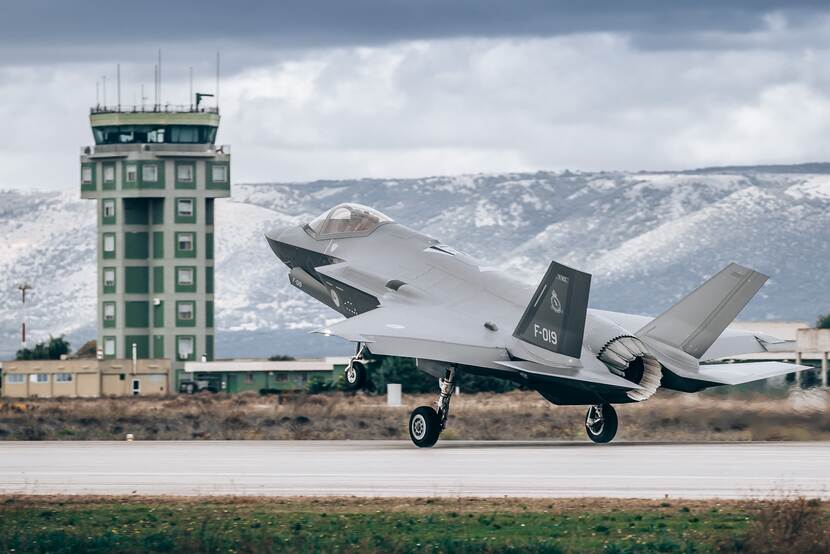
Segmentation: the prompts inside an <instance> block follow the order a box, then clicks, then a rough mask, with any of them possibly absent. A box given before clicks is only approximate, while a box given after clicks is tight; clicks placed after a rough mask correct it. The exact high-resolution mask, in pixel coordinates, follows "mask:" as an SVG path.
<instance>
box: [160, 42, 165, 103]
mask: <svg viewBox="0 0 830 554" xmlns="http://www.w3.org/2000/svg"><path fill="white" fill-rule="evenodd" d="M163 103H164V101H163V100H162V99H161V48H159V107H161V105H162V104H163Z"/></svg>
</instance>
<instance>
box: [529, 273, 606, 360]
mask: <svg viewBox="0 0 830 554" xmlns="http://www.w3.org/2000/svg"><path fill="white" fill-rule="evenodd" d="M590 289H591V276H590V275H589V274H588V273H583V272H581V271H577V270H576V269H571V268H570V267H566V266H564V265H562V264H560V263H557V262H551V264H550V267H548V271H547V273H545V277H544V279H542V282H541V283H540V284H539V287H538V288H537V289H536V292H535V293H534V294H533V298H532V299H531V301H530V304H528V306H527V308H525V312H524V315H523V316H522V319H521V320H520V321H519V324H518V325H517V326H516V330H515V331H513V336H514V337H516V338H517V339H520V340H523V341H525V342H528V343H530V344H533V345H535V346H538V347H540V348H544V349H546V350H550V351H551V352H556V353H557V354H562V355H564V356H570V357H572V358H579V357H580V355H581V353H582V335H583V333H584V332H585V315H586V313H587V311H588V293H589V291H590Z"/></svg>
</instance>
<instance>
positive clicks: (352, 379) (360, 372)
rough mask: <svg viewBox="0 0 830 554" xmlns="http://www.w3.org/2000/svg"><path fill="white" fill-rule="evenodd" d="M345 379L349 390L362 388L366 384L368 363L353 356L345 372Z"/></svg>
mask: <svg viewBox="0 0 830 554" xmlns="http://www.w3.org/2000/svg"><path fill="white" fill-rule="evenodd" d="M343 379H344V380H345V381H346V387H347V388H348V389H349V390H360V389H362V388H364V387H365V386H366V365H365V364H364V363H363V362H362V361H360V360H356V359H354V358H352V360H351V361H350V362H349V365H348V366H346V370H345V371H344V372H343Z"/></svg>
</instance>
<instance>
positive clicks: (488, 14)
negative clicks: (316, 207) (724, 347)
mask: <svg viewBox="0 0 830 554" xmlns="http://www.w3.org/2000/svg"><path fill="white" fill-rule="evenodd" d="M159 48H161V49H162V50H163V56H164V62H163V77H164V85H163V97H164V101H165V103H171V104H184V103H186V102H187V101H188V71H189V67H191V66H193V68H194V72H195V76H196V89H197V90H199V91H203V92H213V89H214V77H213V75H214V65H213V64H214V59H215V52H216V51H217V50H221V53H222V73H223V78H222V85H221V96H220V107H221V110H222V118H223V120H222V125H221V127H220V136H219V142H221V143H227V144H231V145H232V147H233V156H234V172H233V173H234V175H233V176H234V181H236V182H262V181H297V180H313V179H323V178H353V177H412V176H425V175H436V174H450V173H471V172H502V171H524V170H537V169H565V168H568V169H584V170H591V169H632V170H637V169H674V168H692V167H700V166H710V165H721V164H730V165H731V164H755V163H788V162H802V161H823V160H826V159H828V155H827V153H826V152H827V150H828V139H830V63H828V62H827V60H828V59H830V57H828V54H830V9H828V8H825V7H823V4H822V3H819V2H795V1H791V2H786V3H784V2H781V3H775V2H764V1H762V0H759V1H751V0H742V1H734V0H732V1H730V0H720V1H706V0H699V1H697V2H689V3H687V5H686V6H685V7H684V6H683V5H682V3H681V2H665V1H656V0H653V1H652V0H639V1H638V0H634V1H632V2H604V1H593V2H557V1H525V2H522V1H511V2H505V1H492V0H461V1H448V0H406V1H405V0H353V1H344V0H304V1H301V2H267V3H266V2H251V1H235V2H228V1H225V2H215V1H213V0H202V1H200V2H176V1H172V0H168V1H166V2H160V1H156V0H145V1H144V2H141V3H135V2H130V3H127V2H119V1H112V0H108V1H106V2H105V1H88V0H76V1H73V2H66V1H63V0H52V1H44V0H29V1H27V2H14V3H6V4H5V5H4V7H3V16H2V18H0V122H2V125H3V131H4V132H3V140H2V142H0V187H2V188H7V187H15V188H35V187H36V188H46V189H57V188H62V189H67V190H72V189H74V188H76V187H77V180H78V153H79V147H80V146H81V145H85V144H90V143H91V142H92V137H91V134H90V131H89V126H88V120H87V116H88V108H89V107H90V106H91V105H93V104H94V103H95V99H96V81H98V82H100V81H102V79H103V76H105V75H106V77H107V82H108V85H107V100H108V101H109V102H110V103H113V102H114V101H115V86H114V82H115V68H116V64H117V63H120V64H121V75H122V92H121V97H122V104H133V103H134V102H140V101H141V99H140V87H141V84H142V83H143V84H144V85H145V95H146V96H149V97H152V89H153V64H154V62H155V57H156V53H157V51H158V49H159Z"/></svg>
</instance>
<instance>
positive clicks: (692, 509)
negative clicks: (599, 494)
mask: <svg viewBox="0 0 830 554" xmlns="http://www.w3.org/2000/svg"><path fill="white" fill-rule="evenodd" d="M756 512H757V509H756V507H754V506H753V505H752V504H746V503H726V504H717V505H714V504H712V503H703V502H691V503H690V502H677V503H674V502H662V503H661V502H648V501H633V500H632V501H619V500H603V499H593V500H563V501H551V500H544V501H539V500H506V499H493V500H488V499H478V500H469V499H461V500H424V499H420V500H418V499H412V500H407V499H355V498H348V499H325V500H313V499H293V500H285V499H282V500H278V499H272V500H269V499H211V498H207V499H187V500H177V499H169V498H166V499H158V498H156V499H142V498H124V499H119V498H116V499H105V498H95V499H83V498H66V497H62V498H32V497H28V498H12V497H9V498H5V499H2V500H0V551H2V552H12V551H14V552H354V551H367V552H712V551H717V550H724V549H726V550H734V549H735V548H740V546H741V537H742V536H744V535H745V534H746V532H747V530H748V529H749V527H750V526H751V525H752V523H753V521H754V518H755V517H756V515H755V514H756Z"/></svg>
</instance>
